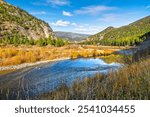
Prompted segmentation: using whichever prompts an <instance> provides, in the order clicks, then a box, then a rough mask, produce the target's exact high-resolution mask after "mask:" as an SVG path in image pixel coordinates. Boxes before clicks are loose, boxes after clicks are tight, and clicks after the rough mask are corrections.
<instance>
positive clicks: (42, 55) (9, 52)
mask: <svg viewBox="0 0 150 117" xmlns="http://www.w3.org/2000/svg"><path fill="white" fill-rule="evenodd" d="M118 49H119V48H114V49H111V48H110V47H109V48H108V47H107V48H102V47H98V46H80V45H68V46H64V47H52V46H46V47H38V46H19V47H14V46H7V47H0V66H9V65H18V64H22V63H33V62H37V61H42V60H53V59H57V58H64V57H66V58H78V57H97V56H107V55H110V54H112V53H113V52H114V51H116V50H118Z"/></svg>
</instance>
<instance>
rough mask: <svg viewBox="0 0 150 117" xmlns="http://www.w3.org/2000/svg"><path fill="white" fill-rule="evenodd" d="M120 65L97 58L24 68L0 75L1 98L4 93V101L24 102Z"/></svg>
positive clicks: (115, 68)
mask: <svg viewBox="0 0 150 117" xmlns="http://www.w3.org/2000/svg"><path fill="white" fill-rule="evenodd" d="M121 66H122V65H121V64H119V63H111V64H108V63H106V62H104V61H103V60H102V59H99V58H96V59H94V58H89V59H84V58H80V59H75V60H62V61H57V62H52V63H47V64H43V65H39V66H36V67H28V68H25V69H21V70H18V71H16V72H13V73H9V74H5V75H0V90H1V96H2V94H3V92H4V90H5V93H6V91H7V93H6V96H4V97H5V98H8V99H14V98H16V97H17V96H18V97H19V96H20V95H21V96H22V98H21V99H28V98H30V97H34V96H37V95H40V94H42V93H46V92H49V91H52V90H55V89H57V88H58V87H59V86H61V85H62V84H63V83H66V84H67V85H68V86H69V85H71V84H72V83H73V81H75V80H77V79H80V80H82V79H84V78H86V77H91V76H94V75H95V74H97V73H102V74H105V73H107V72H109V71H112V70H117V69H118V68H120V67H121ZM9 95H10V96H9ZM1 98H2V97H1Z"/></svg>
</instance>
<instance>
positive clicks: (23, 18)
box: [0, 0, 53, 40]
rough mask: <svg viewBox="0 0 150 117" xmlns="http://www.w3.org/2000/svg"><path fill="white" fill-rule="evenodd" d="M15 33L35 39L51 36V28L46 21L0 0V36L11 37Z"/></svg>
mask: <svg viewBox="0 0 150 117" xmlns="http://www.w3.org/2000/svg"><path fill="white" fill-rule="evenodd" d="M16 34H17V35H19V36H23V37H28V38H29V39H31V38H32V39H34V40H37V39H39V38H47V37H49V36H51V37H53V30H52V29H51V27H50V26H49V25H48V23H46V22H44V21H42V20H40V19H37V18H36V17H34V16H32V15H30V14H29V13H27V12H26V11H24V10H22V9H20V8H18V7H16V6H13V5H10V4H8V3H6V2H5V1H3V0H0V38H5V37H6V36H7V37H13V36H14V35H16Z"/></svg>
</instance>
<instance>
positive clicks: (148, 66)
mask: <svg viewBox="0 0 150 117" xmlns="http://www.w3.org/2000/svg"><path fill="white" fill-rule="evenodd" d="M149 55H150V48H149V47H148V48H146V49H145V50H139V51H137V52H136V53H135V54H134V55H133V57H132V59H131V61H130V64H128V65H127V66H125V67H123V68H121V69H120V70H118V71H116V72H110V73H108V74H107V75H100V74H97V75H96V76H95V77H92V78H86V79H85V80H83V81H76V82H74V83H73V84H72V86H71V87H67V86H63V87H60V88H59V89H57V90H56V91H53V92H50V93H45V94H42V95H40V96H39V97H37V99H52V100H64V99H68V100H126V99H129V100H130V99H132V100H141V99H142V100H149V99H150V57H149ZM131 62H132V63H131Z"/></svg>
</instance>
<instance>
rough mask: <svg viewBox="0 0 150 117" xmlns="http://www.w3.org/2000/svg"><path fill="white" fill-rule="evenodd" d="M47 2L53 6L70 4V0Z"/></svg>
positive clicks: (51, 0) (49, 0)
mask: <svg viewBox="0 0 150 117" xmlns="http://www.w3.org/2000/svg"><path fill="white" fill-rule="evenodd" d="M47 3H50V4H51V5H53V6H65V5H69V4H70V3H69V1H68V0H47Z"/></svg>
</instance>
